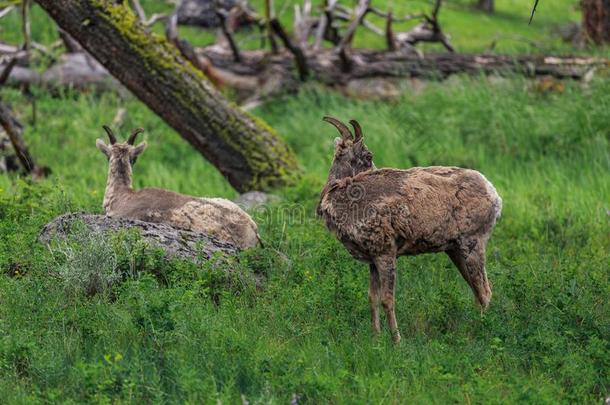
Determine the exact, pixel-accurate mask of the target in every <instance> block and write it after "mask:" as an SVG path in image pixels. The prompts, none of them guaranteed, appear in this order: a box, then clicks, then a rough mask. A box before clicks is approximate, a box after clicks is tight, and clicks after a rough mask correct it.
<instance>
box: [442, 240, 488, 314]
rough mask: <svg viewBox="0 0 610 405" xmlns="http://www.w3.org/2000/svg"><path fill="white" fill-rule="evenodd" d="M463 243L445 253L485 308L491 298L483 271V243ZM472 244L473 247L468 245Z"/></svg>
mask: <svg viewBox="0 0 610 405" xmlns="http://www.w3.org/2000/svg"><path fill="white" fill-rule="evenodd" d="M465 245H467V246H461V247H460V248H458V249H455V250H452V251H450V252H447V254H448V255H449V257H450V258H451V260H452V261H453V263H454V264H455V265H456V267H457V268H458V269H459V270H460V273H462V277H464V280H466V282H467V283H468V285H470V288H471V289H472V292H473V293H474V295H475V297H476V299H477V301H478V303H479V304H480V305H481V307H483V308H487V306H488V305H489V301H490V300H491V287H490V286H489V280H488V279H487V272H486V271H485V244H484V243H481V241H480V240H477V241H470V243H466V244H465ZM473 245H474V248H469V247H468V246H473Z"/></svg>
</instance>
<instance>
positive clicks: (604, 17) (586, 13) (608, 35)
mask: <svg viewBox="0 0 610 405" xmlns="http://www.w3.org/2000/svg"><path fill="white" fill-rule="evenodd" d="M581 7H582V26H583V31H584V34H585V38H586V39H588V40H590V41H593V42H594V43H596V44H598V45H601V44H608V43H610V0H581Z"/></svg>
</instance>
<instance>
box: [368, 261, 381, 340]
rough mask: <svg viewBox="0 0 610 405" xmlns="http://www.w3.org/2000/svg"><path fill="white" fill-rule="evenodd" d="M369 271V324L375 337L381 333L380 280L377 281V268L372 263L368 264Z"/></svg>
mask: <svg viewBox="0 0 610 405" xmlns="http://www.w3.org/2000/svg"><path fill="white" fill-rule="evenodd" d="M369 270H370V280H369V305H370V306H371V322H372V325H373V333H374V334H375V336H377V335H379V332H381V325H380V323H379V301H380V298H381V297H380V295H379V289H380V283H381V282H380V280H379V271H377V267H375V265H374V264H373V263H371V264H369Z"/></svg>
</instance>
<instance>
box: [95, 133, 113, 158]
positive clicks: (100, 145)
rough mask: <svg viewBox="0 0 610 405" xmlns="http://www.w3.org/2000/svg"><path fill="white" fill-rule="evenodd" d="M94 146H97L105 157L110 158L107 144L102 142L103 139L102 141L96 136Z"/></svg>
mask: <svg viewBox="0 0 610 405" xmlns="http://www.w3.org/2000/svg"><path fill="white" fill-rule="evenodd" d="M95 146H97V148H98V149H99V150H101V151H102V153H103V154H104V155H106V157H107V158H110V148H109V147H108V145H106V144H105V143H104V141H102V140H101V139H99V138H98V139H96V140H95Z"/></svg>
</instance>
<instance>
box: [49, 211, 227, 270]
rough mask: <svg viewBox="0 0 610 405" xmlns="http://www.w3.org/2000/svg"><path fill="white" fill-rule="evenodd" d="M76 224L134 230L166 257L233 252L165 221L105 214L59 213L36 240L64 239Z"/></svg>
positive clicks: (190, 257) (109, 230) (107, 230)
mask: <svg viewBox="0 0 610 405" xmlns="http://www.w3.org/2000/svg"><path fill="white" fill-rule="evenodd" d="M79 226H85V227H86V228H87V229H88V230H90V231H91V232H101V233H104V234H108V235H110V234H111V233H116V232H119V231H125V230H130V229H137V230H138V231H139V232H140V235H141V237H142V239H143V240H144V241H146V242H148V243H150V244H151V246H155V247H158V248H161V249H163V250H164V251H165V252H166V253H167V255H168V257H171V258H182V259H188V260H191V261H195V262H198V261H200V260H202V259H203V260H209V259H211V258H212V257H213V256H214V255H217V254H222V255H232V256H233V255H236V254H237V253H238V250H237V248H236V247H235V246H233V245H231V244H228V243H224V242H221V241H219V240H217V239H215V238H212V237H210V236H208V235H205V234H203V233H199V232H193V231H188V230H185V229H178V228H173V227H171V226H169V225H165V224H155V223H151V222H143V221H137V220H131V219H121V218H111V217H107V216H105V215H93V214H85V213H71V214H64V215H61V216H59V217H57V218H55V219H54V220H52V221H51V222H49V223H48V224H46V225H45V226H44V228H43V229H42V231H41V232H40V236H39V237H38V240H39V241H40V242H41V243H43V244H45V245H49V244H50V243H51V241H52V240H53V239H55V238H66V237H67V236H68V235H69V234H70V233H71V232H73V231H74V230H75V229H76V228H75V227H79Z"/></svg>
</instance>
